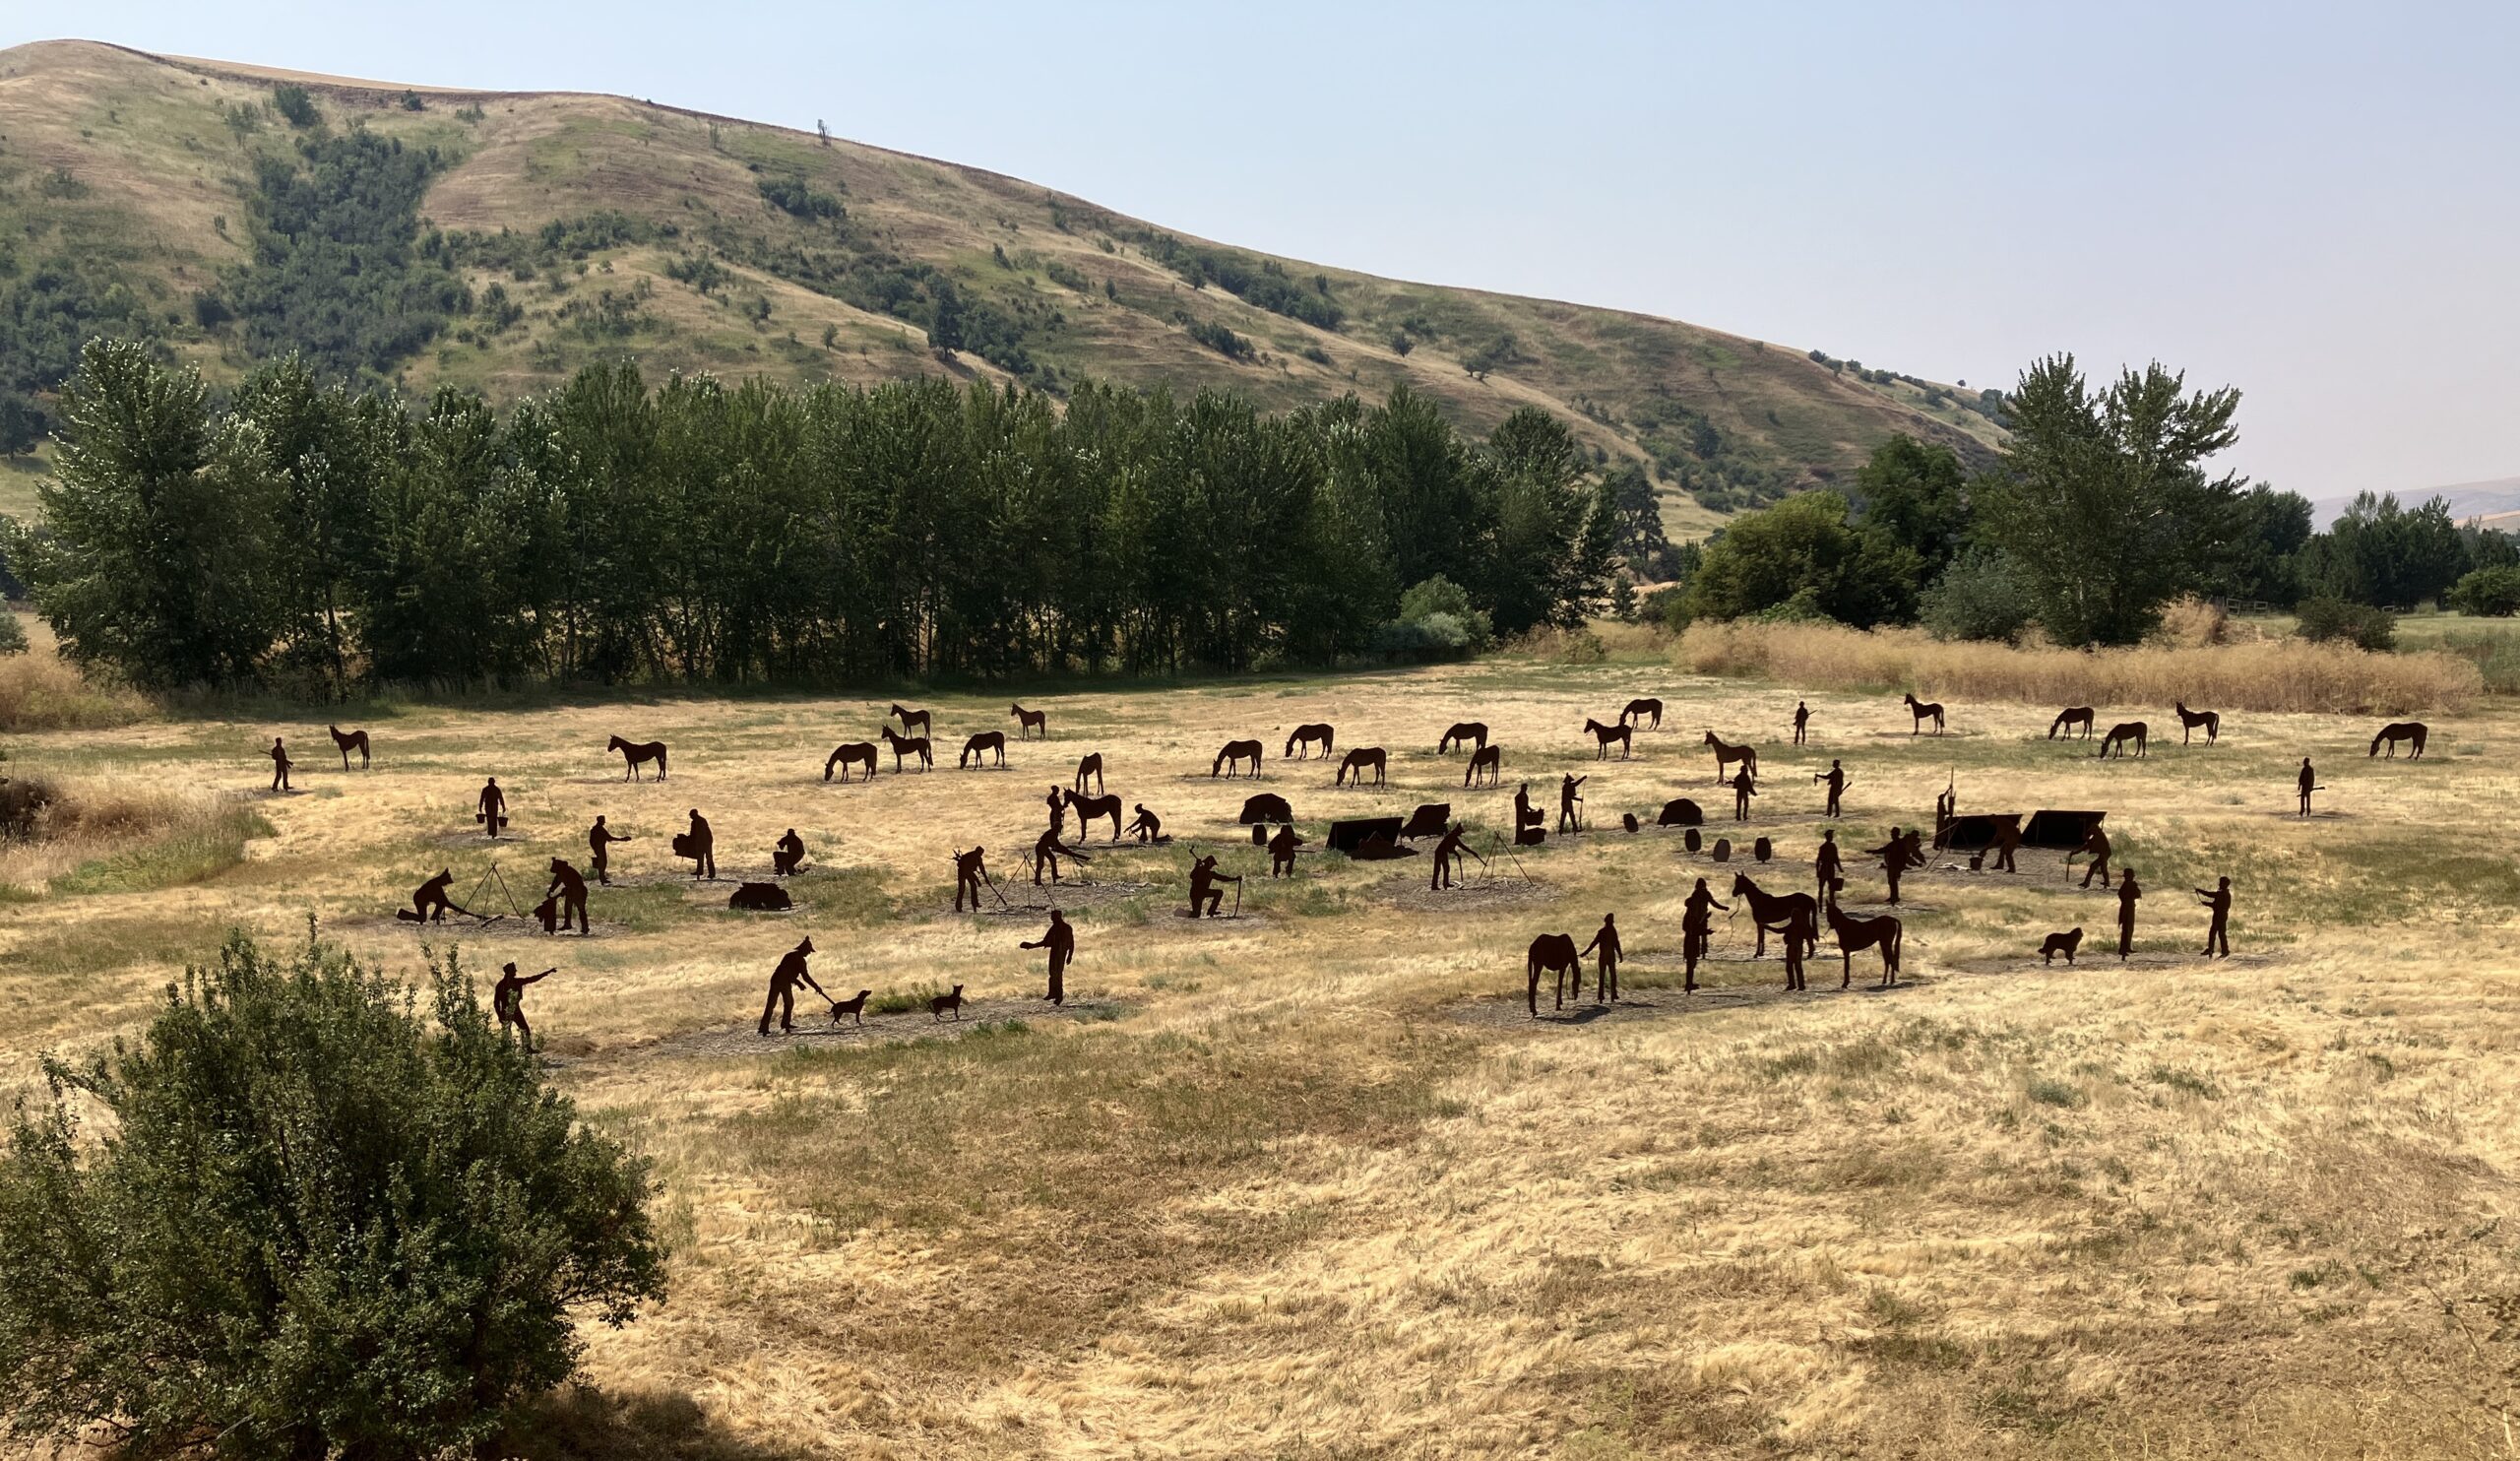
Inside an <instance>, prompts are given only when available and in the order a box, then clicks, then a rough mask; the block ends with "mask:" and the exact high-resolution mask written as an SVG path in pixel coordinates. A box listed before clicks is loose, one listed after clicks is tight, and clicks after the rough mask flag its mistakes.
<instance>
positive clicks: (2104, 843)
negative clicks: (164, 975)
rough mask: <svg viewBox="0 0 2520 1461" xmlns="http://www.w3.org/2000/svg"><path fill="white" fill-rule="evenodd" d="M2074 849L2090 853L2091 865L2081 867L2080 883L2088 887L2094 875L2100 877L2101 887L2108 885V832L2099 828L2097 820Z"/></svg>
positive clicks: (2078, 851)
mask: <svg viewBox="0 0 2520 1461" xmlns="http://www.w3.org/2000/svg"><path fill="white" fill-rule="evenodd" d="M2074 851H2075V852H2077V853H2089V854H2091V865H2090V866H2088V867H2085V868H2084V869H2083V884H2082V885H2083V886H2084V887H2086V888H2088V887H2090V886H2091V880H2092V879H2093V878H2095V877H2096V878H2099V879H2100V885H2101V886H2102V887H2104V888H2106V887H2108V886H2109V834H2108V833H2106V832H2103V831H2102V830H2100V824H2099V823H2098V822H2094V823H2092V826H2091V831H2089V832H2087V833H2085V834H2084V835H2083V845H2082V846H2081V847H2078V848H2076V849H2074Z"/></svg>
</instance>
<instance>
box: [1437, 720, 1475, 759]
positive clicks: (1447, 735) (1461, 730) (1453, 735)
mask: <svg viewBox="0 0 2520 1461" xmlns="http://www.w3.org/2000/svg"><path fill="white" fill-rule="evenodd" d="M1473 742H1477V743H1478V745H1479V747H1480V749H1481V750H1485V749H1486V748H1487V727H1486V725H1485V724H1484V723H1482V722H1480V721H1464V722H1462V723H1461V724H1460V725H1458V726H1455V727H1454V728H1452V729H1451V730H1450V731H1445V732H1444V738H1443V739H1441V740H1439V741H1437V742H1435V754H1436V755H1438V756H1444V755H1450V754H1451V753H1452V748H1453V747H1454V746H1457V745H1469V744H1471V743H1473Z"/></svg>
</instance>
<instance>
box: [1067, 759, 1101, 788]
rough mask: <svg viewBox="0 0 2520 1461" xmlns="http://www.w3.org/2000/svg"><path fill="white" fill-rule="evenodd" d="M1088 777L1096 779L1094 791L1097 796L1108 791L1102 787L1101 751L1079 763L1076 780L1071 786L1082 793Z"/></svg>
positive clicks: (1077, 764) (1080, 760)
mask: <svg viewBox="0 0 2520 1461" xmlns="http://www.w3.org/2000/svg"><path fill="white" fill-rule="evenodd" d="M1087 777H1092V778H1094V790H1095V792H1096V793H1097V794H1100V793H1102V792H1103V791H1104V790H1106V789H1105V788H1104V787H1103V753H1102V752H1101V751H1096V752H1095V753H1094V754H1092V755H1090V756H1086V757H1083V758H1081V759H1079V760H1078V761H1077V763H1076V780H1075V781H1074V782H1072V783H1070V785H1071V786H1074V787H1075V788H1076V789H1077V790H1078V791H1080V792H1082V791H1084V790H1085V779H1086V778H1087Z"/></svg>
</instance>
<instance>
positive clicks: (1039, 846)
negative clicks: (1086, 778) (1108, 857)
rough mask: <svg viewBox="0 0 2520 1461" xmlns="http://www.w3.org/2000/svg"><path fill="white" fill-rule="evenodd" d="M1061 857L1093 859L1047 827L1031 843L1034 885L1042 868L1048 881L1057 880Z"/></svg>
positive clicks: (1084, 860)
mask: <svg viewBox="0 0 2520 1461" xmlns="http://www.w3.org/2000/svg"><path fill="white" fill-rule="evenodd" d="M1060 858H1069V859H1071V860H1073V861H1078V862H1091V861H1093V860H1094V859H1093V858H1090V857H1088V856H1086V853H1085V850H1084V849H1083V848H1072V847H1069V846H1067V845H1066V844H1064V843H1062V842H1060V841H1059V829H1058V828H1056V827H1052V828H1049V829H1048V830H1046V831H1044V832H1043V833H1042V834H1041V835H1040V838H1039V839H1037V840H1036V841H1035V842H1034V844H1033V886H1034V887H1037V888H1038V887H1040V885H1041V873H1042V871H1043V869H1047V870H1048V872H1049V874H1050V881H1051V882H1052V883H1053V884H1055V883H1057V882H1058V880H1059V859H1060ZM973 901H974V902H975V904H977V901H978V900H977V899H975V900H973Z"/></svg>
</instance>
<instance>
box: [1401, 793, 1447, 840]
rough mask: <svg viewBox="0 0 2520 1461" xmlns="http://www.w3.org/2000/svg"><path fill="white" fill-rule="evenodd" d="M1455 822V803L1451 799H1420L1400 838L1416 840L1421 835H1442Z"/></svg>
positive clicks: (1402, 829)
mask: <svg viewBox="0 0 2520 1461" xmlns="http://www.w3.org/2000/svg"><path fill="white" fill-rule="evenodd" d="M1452 824H1453V804H1452V803H1451V802H1449V801H1420V802H1418V809H1417V810H1416V811H1413V812H1411V813H1410V814H1409V821H1408V823H1407V824H1406V825H1404V826H1403V827H1402V828H1401V829H1400V840H1401V841H1403V842H1416V841H1417V840H1418V839H1419V838H1421V837H1441V836H1443V835H1444V829H1445V828H1447V827H1450V826H1451V825H1452Z"/></svg>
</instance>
